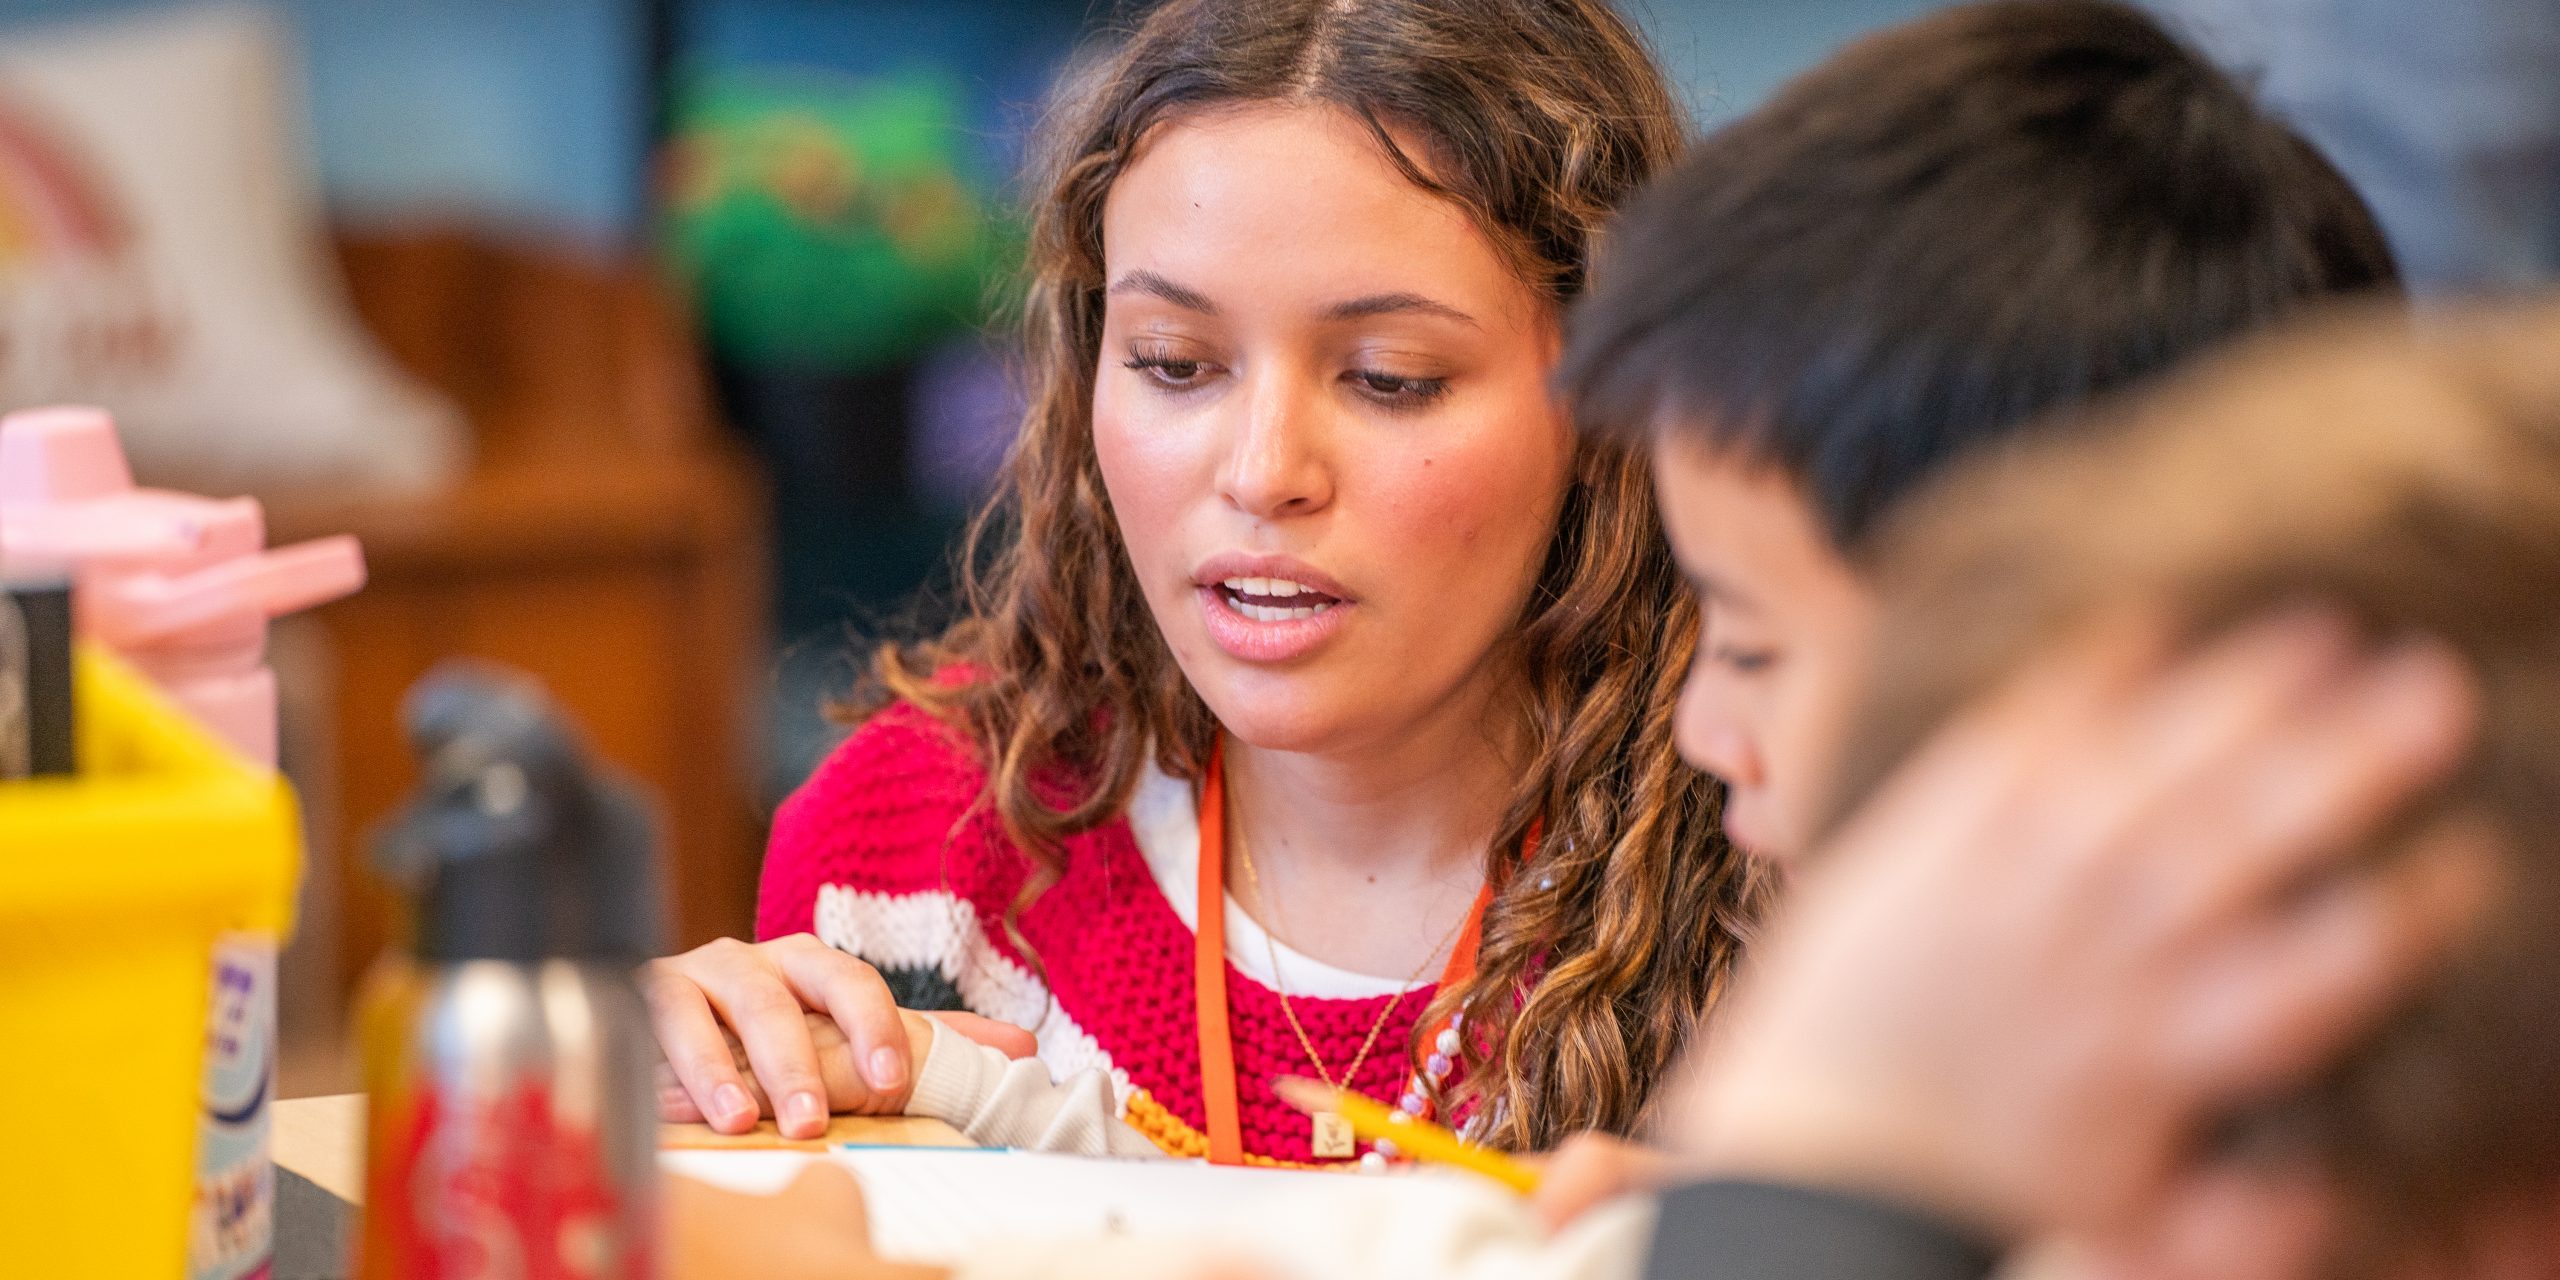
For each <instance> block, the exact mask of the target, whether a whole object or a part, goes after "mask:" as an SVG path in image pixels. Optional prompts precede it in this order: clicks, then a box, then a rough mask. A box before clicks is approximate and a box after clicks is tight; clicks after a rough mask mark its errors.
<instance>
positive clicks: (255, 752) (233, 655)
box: [0, 407, 364, 768]
mask: <svg viewBox="0 0 2560 1280" xmlns="http://www.w3.org/2000/svg"><path fill="white" fill-rule="evenodd" d="M266 541H267V521H266V512H265V511H264V509H262V508H261V507H259V505H258V503H257V500H256V499H254V498H232V499H228V500H222V499H214V498H200V497H197V496H195V495H193V494H185V493H172V492H170V491H168V490H164V489H137V488H135V487H134V485H133V472H132V471H131V469H130V468H128V467H127V466H126V465H125V459H124V448H123V446H122V445H120V444H119V443H118V442H117V440H116V428H115V423H114V421H113V420H112V419H110V418H109V417H108V416H107V415H106V413H105V412H104V411H103V410H98V409H89V408H79V407H62V408H52V409H28V410H25V411H22V412H19V413H13V414H10V415H8V416H7V417H5V418H0V572H6V573H23V572H27V571H30V570H38V571H41V570H45V569H55V570H67V571H68V572H69V573H70V575H71V579H72V584H73V587H74V589H75V592H76V596H75V607H76V608H77V610H78V614H77V618H78V627H79V631H80V634H81V635H82V636H83V637H84V638H87V639H90V640H94V641H97V642H98V643H101V644H104V645H106V646H107V647H108V648H110V649H114V650H116V651H117V652H118V653H120V654H122V655H123V656H124V657H125V659H126V660H127V661H129V662H131V663H133V664H134V666H135V667H137V668H138V669H140V670H141V671H142V672H143V673H144V674H145V675H148V676H150V677H151V678H152V679H153V680H154V681H156V682H158V683H159V685H160V687H161V688H162V689H164V690H166V691H167V692H168V693H169V695H170V696H171V697H172V698H173V699H175V700H176V701H177V703H178V704H179V705H180V706H182V707H184V708H186V710H187V711H189V712H190V713H192V714H193V715H194V716H195V717H196V718H197V719H198V720H199V721H201V722H202V723H203V724H204V725H205V726H206V727H207V728H210V729H211V730H213V731H214V733H215V734H216V735H218V736H220V737H221V738H222V739H223V740H224V741H226V742H228V743H230V744H231V745H232V746H233V747H234V748H236V749H238V751H239V752H240V754H242V755H244V756H246V757H248V758H249V759H251V760H254V761H257V762H258V763H260V764H263V765H266V766H268V767H269V768H273V767H274V766H275V762H276V677H275V672H274V670H273V669H271V668H269V667H268V666H267V665H266V656H267V623H268V622H269V621H270V620H272V619H274V618H278V617H281V616H283V615H285V614H288V613H293V612H296V611H299V610H303V609H308V608H311V607H312V606H314V605H320V604H326V603H327V602H329V601H331V600H335V599H337V598H338V597H340V596H344V595H347V594H349V593H351V592H353V591H355V590H356V589H357V588H359V587H362V586H363V585H364V553H363V551H362V550H361V549H360V548H359V547H358V546H357V545H356V540H355V539H354V538H350V537H336V538H321V539H317V540H315V541H311V542H305V543H300V544H297V545H295V546H291V547H284V548H279V549H276V550H268V549H266Z"/></svg>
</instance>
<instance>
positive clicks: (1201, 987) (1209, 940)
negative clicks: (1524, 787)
mask: <svg viewBox="0 0 2560 1280" xmlns="http://www.w3.org/2000/svg"><path fill="white" fill-rule="evenodd" d="M1540 825H1541V824H1539V823H1534V822H1533V823H1531V824H1530V825H1529V834H1528V837H1527V838H1526V839H1524V840H1523V841H1521V847H1520V858H1521V861H1522V862H1523V863H1524V864H1525V863H1526V862H1527V861H1528V859H1529V858H1530V857H1531V856H1532V855H1534V854H1535V853H1536V852H1537V850H1538V828H1539V826H1540ZM1492 901H1493V882H1492V881H1491V880H1487V881H1486V882H1485V885H1484V887H1483V888H1482V889H1479V890H1477V891H1476V904H1475V906H1473V907H1471V908H1469V909H1468V911H1467V925H1466V928H1465V929H1464V930H1463V931H1461V932H1460V933H1459V934H1458V945H1456V946H1454V947H1452V948H1450V949H1449V963H1448V965H1447V966H1446V967H1444V968H1443V969H1441V971H1440V988H1439V989H1440V990H1443V991H1446V990H1448V989H1449V987H1450V985H1451V984H1453V983H1458V982H1464V981H1466V980H1467V978H1468V977H1469V976H1471V975H1473V974H1474V973H1475V969H1476V947H1477V945H1478V944H1479V942H1481V940H1482V936H1483V932H1484V912H1485V907H1486V906H1487V905H1489V904H1490V903H1491V902H1492ZM1196 920H1197V923H1196V924H1195V926H1194V927H1193V931H1192V932H1193V937H1194V939H1195V945H1194V946H1193V948H1192V962H1193V965H1192V986H1193V990H1194V991H1195V992H1196V998H1197V1002H1198V1005H1199V1019H1200V1101H1201V1105H1202V1107H1203V1108H1204V1109H1206V1110H1207V1112H1208V1118H1209V1163H1211V1164H1243V1163H1244V1125H1243V1122H1242V1120H1241V1119H1240V1118H1239V1112H1238V1108H1237V1104H1236V1046H1235V1036H1234V1033H1233V1031H1232V1030H1231V1029H1230V1028H1229V1025H1228V1021H1227V770H1226V763H1225V749H1224V744H1214V745H1212V746H1211V747H1210V748H1209V776H1208V779H1207V781H1206V782H1204V783H1203V784H1202V785H1201V788H1200V910H1199V913H1198V915H1197V917H1196ZM1455 1023H1456V1019H1455V1018H1452V1019H1451V1020H1450V1022H1449V1023H1447V1024H1444V1025H1443V1027H1442V1028H1441V1029H1442V1030H1447V1029H1448V1027H1449V1026H1454V1025H1455ZM1434 1036H1435V1039H1436V1038H1437V1033H1434ZM1409 1067H1410V1064H1408V1068H1409ZM1350 1085H1351V1082H1350V1081H1348V1080H1345V1081H1343V1087H1345V1088H1349V1087H1350Z"/></svg>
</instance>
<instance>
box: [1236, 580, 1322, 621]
mask: <svg viewBox="0 0 2560 1280" xmlns="http://www.w3.org/2000/svg"><path fill="white" fill-rule="evenodd" d="M1218 589H1219V591H1220V592H1221V593H1223V594H1224V595H1225V596H1226V598H1227V607H1229V608H1231V609H1234V610H1235V611H1236V612H1238V613H1240V614H1243V615H1244V616H1245V617H1248V618H1251V619H1252V620H1254V621H1255V622H1287V621H1289V620H1291V619H1293V618H1312V617H1314V616H1316V615H1317V614H1319V613H1322V612H1324V611H1325V610H1327V609H1330V608H1332V607H1333V606H1335V605H1337V604H1340V603H1342V602H1341V601H1340V600H1337V599H1335V598H1334V597H1332V596H1329V595H1326V594H1325V593H1323V592H1321V591H1318V590H1316V589H1315V588H1314V587H1310V586H1308V585H1307V584H1305V583H1303V582H1292V581H1290V580H1289V579H1287V578H1229V579H1227V580H1225V581H1223V582H1221V583H1219V584H1218Z"/></svg>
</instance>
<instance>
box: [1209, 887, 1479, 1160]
mask: <svg viewBox="0 0 2560 1280" xmlns="http://www.w3.org/2000/svg"><path fill="white" fill-rule="evenodd" d="M1236 856H1237V857H1238V858H1241V859H1243V861H1244V875H1245V880H1246V882H1247V883H1250V884H1251V885H1252V886H1253V900H1254V901H1256V902H1258V903H1261V904H1262V908H1263V910H1265V911H1268V912H1270V913H1271V927H1268V928H1265V929H1264V930H1263V931H1262V946H1263V953H1264V954H1265V955H1266V956H1268V957H1269V958H1270V960H1271V990H1272V992H1273V994H1275V995H1278V996H1279V997H1280V1016H1282V1017H1284V1018H1287V1019H1288V1020H1289V1030H1291V1031H1293V1032H1296V1033H1297V1036H1298V1047H1299V1048H1301V1049H1304V1050H1306V1051H1307V1062H1308V1064H1309V1065H1311V1066H1313V1067H1314V1068H1315V1069H1316V1078H1317V1079H1318V1080H1321V1081H1323V1082H1324V1083H1325V1087H1326V1088H1329V1089H1341V1090H1344V1091H1346V1092H1347V1091H1350V1089H1351V1082H1352V1081H1354V1080H1357V1079H1359V1078H1360V1068H1361V1067H1363V1066H1365V1065H1367V1063H1368V1061H1369V1051H1370V1050H1371V1049H1374V1048H1376V1047H1377V1045H1378V1036H1379V1035H1380V1034H1381V1033H1383V1032H1384V1031H1385V1030H1386V1029H1387V1023H1389V1022H1391V1021H1393V1020H1394V1019H1395V1016H1396V1007H1397V1006H1398V1005H1401V1004H1403V1003H1404V998H1405V997H1406V996H1407V995H1409V994H1411V993H1412V991H1413V987H1414V985H1415V984H1416V983H1419V982H1421V981H1422V971H1423V970H1425V969H1428V968H1430V967H1431V960H1432V957H1434V956H1437V955H1439V954H1440V953H1441V952H1442V951H1445V950H1447V949H1448V947H1449V944H1450V943H1452V942H1455V941H1457V940H1458V931H1459V930H1460V929H1464V928H1465V927H1466V925H1467V917H1466V916H1465V915H1464V914H1461V915H1460V916H1459V917H1458V923H1457V924H1456V925H1455V926H1453V927H1451V928H1450V930H1449V932H1448V933H1446V934H1443V935H1442V936H1441V938H1440V941H1439V942H1438V943H1436V944H1434V945H1433V946H1432V948H1431V949H1430V950H1429V951H1426V952H1424V953H1423V955H1422V963H1420V964H1417V965H1415V966H1414V967H1413V972H1411V973H1409V974H1406V975H1405V979H1404V982H1403V984H1402V985H1401V986H1399V987H1398V988H1397V989H1396V993H1395V995H1393V996H1392V997H1390V998H1389V999H1388V1000H1387V1007H1386V1008H1384V1009H1381V1010H1379V1011H1378V1017H1377V1020H1376V1021H1374V1022H1371V1023H1370V1024H1369V1034H1368V1035H1366V1036H1363V1037H1361V1040H1360V1052H1358V1053H1357V1054H1354V1055H1352V1058H1351V1066H1350V1067H1349V1069H1347V1070H1345V1071H1344V1072H1343V1073H1342V1079H1341V1081H1340V1082H1339V1083H1337V1082H1336V1081H1335V1080H1334V1078H1333V1073H1332V1072H1330V1071H1328V1070H1326V1069H1325V1065H1324V1057H1323V1056H1322V1055H1320V1054H1318V1053H1317V1052H1316V1042H1315V1038H1314V1037H1312V1036H1309V1035H1308V1034H1307V1029H1306V1027H1305V1026H1304V1025H1302V1024H1301V1023H1299V1021H1298V1011H1297V1010H1296V1009H1295V1008H1293V1007H1291V1006H1290V1004H1289V988H1288V986H1287V984H1285V983H1283V982H1282V981H1281V980H1280V944H1279V943H1278V942H1277V941H1275V939H1276V938H1277V936H1278V934H1279V929H1278V925H1279V923H1280V910H1279V907H1278V905H1277V904H1276V903H1274V902H1272V901H1271V898H1270V897H1269V895H1267V894H1265V893H1263V891H1262V872H1261V871H1260V870H1258V869H1257V868H1255V866H1254V865H1253V850H1252V848H1251V847H1250V846H1248V845H1246V844H1245V842H1244V841H1242V840H1238V841H1236ZM1309 1120H1310V1122H1311V1123H1312V1124H1313V1125H1314V1128H1313V1130H1312V1131H1311V1132H1310V1133H1309V1135H1308V1139H1307V1148H1308V1150H1309V1151H1310V1152H1312V1153H1313V1154H1314V1156H1315V1158H1316V1159H1318V1160H1347V1159H1350V1158H1351V1156H1352V1153H1353V1152H1354V1151H1356V1150H1357V1144H1356V1143H1355V1142H1354V1141H1353V1138H1352V1134H1351V1122H1350V1121H1348V1120H1345V1119H1343V1118H1342V1117H1341V1116H1338V1115H1335V1114H1334V1113H1332V1112H1330V1111H1319V1112H1317V1113H1315V1114H1314V1115H1313V1116H1310V1117H1309Z"/></svg>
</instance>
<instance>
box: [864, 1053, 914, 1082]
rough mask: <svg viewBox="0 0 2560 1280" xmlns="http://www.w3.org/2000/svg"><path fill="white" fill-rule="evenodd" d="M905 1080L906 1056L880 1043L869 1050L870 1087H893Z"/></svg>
mask: <svg viewBox="0 0 2560 1280" xmlns="http://www.w3.org/2000/svg"><path fill="white" fill-rule="evenodd" d="M906 1082H907V1056H906V1055H905V1054H903V1053H900V1052H898V1051H897V1050H895V1049H892V1048H890V1047H889V1046H887V1045H885V1044H884V1045H882V1046H880V1047H879V1048H877V1049H874V1050H872V1051H871V1087H872V1088H874V1089H895V1088H897V1087H898V1086H899V1085H902V1084H905V1083H906Z"/></svg>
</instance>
